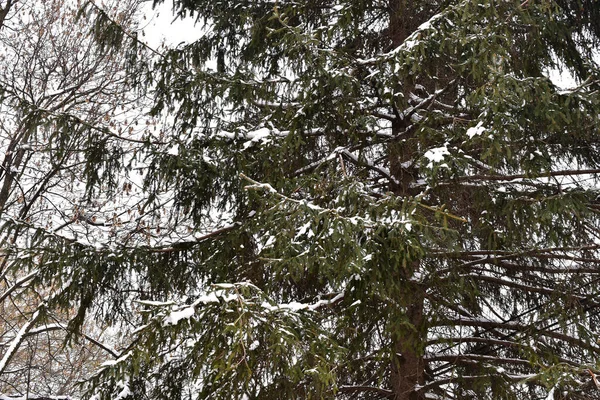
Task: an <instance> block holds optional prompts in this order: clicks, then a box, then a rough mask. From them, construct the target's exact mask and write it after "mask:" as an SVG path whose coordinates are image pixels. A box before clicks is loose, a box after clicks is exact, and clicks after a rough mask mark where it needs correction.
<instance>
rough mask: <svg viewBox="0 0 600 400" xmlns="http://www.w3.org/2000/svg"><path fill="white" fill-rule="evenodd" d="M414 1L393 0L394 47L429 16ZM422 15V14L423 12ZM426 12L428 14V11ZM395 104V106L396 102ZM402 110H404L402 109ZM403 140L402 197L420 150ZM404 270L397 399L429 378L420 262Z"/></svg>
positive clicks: (397, 164)
mask: <svg viewBox="0 0 600 400" xmlns="http://www.w3.org/2000/svg"><path fill="white" fill-rule="evenodd" d="M413 3H414V1H413V0H390V2H389V12H390V19H389V21H390V25H389V27H388V34H389V41H390V44H391V47H392V49H393V48H396V47H398V46H400V45H401V44H402V43H403V42H404V41H405V40H406V38H407V37H408V36H409V35H410V34H411V33H412V32H413V31H414V30H415V29H417V28H418V26H419V25H420V24H421V23H423V22H424V21H423V19H426V18H428V17H429V16H427V15H422V14H423V13H419V12H418V11H417V7H415V4H413ZM420 14H421V15H420ZM425 14H426V13H425ZM412 87H413V84H412V83H411V82H404V83H403V87H401V88H395V90H402V91H403V92H404V94H405V96H406V98H408V93H409V92H410V91H411V89H412ZM394 106H395V105H394ZM398 111H401V110H398ZM407 122H408V121H404V120H402V119H400V118H399V117H397V119H396V120H395V121H394V122H393V123H392V134H393V135H394V136H395V135H398V134H400V133H401V132H403V131H404V130H405V129H406V127H407ZM404 139H406V140H403V141H402V142H398V143H394V144H391V145H390V146H389V149H388V156H389V161H390V172H391V173H392V175H393V176H394V178H396V180H397V182H398V184H394V186H393V187H391V188H390V189H391V190H392V191H393V192H394V193H395V194H396V195H398V196H410V195H411V184H412V183H414V182H415V181H416V174H415V173H414V171H412V170H410V169H408V168H407V163H406V162H407V161H410V160H414V159H415V157H416V153H417V150H418V149H417V146H416V143H415V138H413V137H405V138H404ZM398 268H399V269H400V271H399V275H398V279H402V280H403V281H405V282H404V283H405V286H404V285H403V287H404V288H406V290H405V291H404V293H402V295H401V296H402V299H400V301H399V303H400V305H401V307H402V309H401V310H400V311H399V312H400V313H402V314H403V315H402V317H403V319H404V322H405V323H402V324H401V326H397V327H391V329H392V332H394V333H393V334H392V347H393V351H394V355H393V357H392V363H391V372H390V373H391V375H390V385H391V390H392V392H393V397H392V398H393V399H394V400H421V399H423V397H422V396H421V395H420V394H419V393H418V392H417V391H416V388H417V387H418V386H419V385H423V384H424V381H425V368H424V367H425V365H424V361H423V348H424V343H425V340H426V337H427V334H426V329H425V320H424V310H423V307H424V292H423V289H422V288H421V287H420V285H419V283H417V282H412V281H411V278H412V276H413V274H414V273H415V272H416V271H418V269H419V261H414V262H412V263H411V264H410V265H409V267H407V268H403V267H402V266H400V265H399V266H398Z"/></svg>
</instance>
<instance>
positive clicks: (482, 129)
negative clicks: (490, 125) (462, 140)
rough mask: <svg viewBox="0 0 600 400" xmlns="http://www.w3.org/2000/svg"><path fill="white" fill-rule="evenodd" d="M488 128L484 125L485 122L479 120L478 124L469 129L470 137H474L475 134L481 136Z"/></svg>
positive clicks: (468, 134)
mask: <svg viewBox="0 0 600 400" xmlns="http://www.w3.org/2000/svg"><path fill="white" fill-rule="evenodd" d="M486 130H487V128H486V127H484V126H483V122H481V121H479V123H478V124H477V125H476V126H472V127H470V128H469V129H467V136H468V137H469V139H473V138H474V137H475V136H480V135H481V134H482V133H483V132H485V131H486Z"/></svg>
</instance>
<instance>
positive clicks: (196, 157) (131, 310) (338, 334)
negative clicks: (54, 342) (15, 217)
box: [11, 0, 600, 400]
mask: <svg viewBox="0 0 600 400" xmlns="http://www.w3.org/2000/svg"><path fill="white" fill-rule="evenodd" d="M154 3H155V4H157V3H162V1H160V0H155V2H154ZM173 7H174V8H173V10H174V14H175V15H176V16H180V17H185V16H191V17H193V18H195V19H196V21H197V29H199V30H201V31H202V32H203V35H202V37H201V39H199V40H197V41H196V42H194V43H191V44H188V45H184V46H180V47H178V48H174V49H171V50H169V51H167V52H165V53H162V54H159V55H157V58H156V59H155V60H153V61H148V60H145V59H143V58H140V53H139V52H138V50H139V48H140V47H141V46H143V45H142V44H141V43H140V42H139V41H138V39H137V37H136V36H135V35H132V34H130V33H128V32H126V31H123V30H121V29H119V25H118V21H117V20H115V19H111V18H110V17H109V16H108V15H107V14H105V13H104V11H103V10H102V9H101V8H99V7H97V6H96V5H94V4H93V3H91V2H90V3H88V4H87V5H86V7H85V9H84V10H83V12H82V16H83V17H87V18H91V19H93V20H94V21H95V33H96V36H97V38H98V40H100V41H101V43H103V44H104V45H106V46H111V45H118V46H125V47H126V48H128V49H130V50H131V51H130V52H129V55H130V68H133V69H137V71H138V72H137V73H138V75H137V79H136V80H135V82H133V83H135V84H137V85H138V88H139V89H140V90H146V91H148V93H151V94H152V95H153V96H154V97H153V99H154V107H153V108H152V110H151V115H153V116H160V115H166V114H170V115H174V116H175V118H174V121H175V122H174V123H173V124H172V126H171V127H170V129H168V130H165V131H164V132H163V133H162V134H161V135H158V134H154V133H148V134H147V136H145V137H143V138H142V139H141V140H140V142H142V143H145V148H144V150H140V152H139V153H137V155H136V156H135V158H134V159H132V160H129V161H130V163H131V164H130V165H133V166H136V165H137V166H140V165H141V166H143V174H144V175H143V179H144V190H145V193H146V195H147V197H146V200H145V202H144V204H143V205H141V206H140V207H141V208H142V209H146V210H148V209H151V210H158V209H159V208H160V205H161V204H165V198H168V199H169V201H168V202H167V203H166V204H167V205H168V206H169V208H168V210H167V214H166V215H164V214H161V213H160V212H156V215H155V219H152V221H155V222H154V225H152V223H151V221H150V220H149V221H150V222H146V223H144V224H138V228H139V229H138V230H137V231H136V234H138V236H137V237H144V236H140V235H142V234H143V235H145V238H146V239H147V240H146V242H142V241H140V242H135V241H133V240H130V239H131V236H130V235H128V236H127V237H126V238H125V237H124V238H123V240H122V241H120V242H114V243H110V245H109V246H106V247H93V246H86V245H84V244H81V243H78V242H73V241H67V240H65V239H63V238H61V237H58V236H57V235H49V234H46V233H45V232H44V231H43V230H40V231H38V234H37V235H36V236H35V238H34V239H33V240H34V242H35V243H36V246H37V247H36V248H39V249H41V250H40V251H41V255H40V257H39V259H36V262H38V263H40V268H41V269H42V270H43V271H45V272H46V273H47V278H48V279H50V278H52V279H55V278H56V276H65V277H66V276H69V277H71V278H72V279H73V277H74V281H76V282H77V285H72V287H71V286H69V287H67V289H65V290H63V292H61V293H62V294H61V296H59V297H57V298H56V300H55V301H56V304H57V306H58V305H62V304H65V303H68V304H76V305H77V306H78V310H79V312H78V314H77V316H76V317H75V318H74V319H73V320H72V321H71V324H70V325H69V327H70V329H72V330H74V331H76V330H77V329H78V327H79V326H80V324H81V322H82V321H83V319H84V317H85V315H86V313H87V314H89V313H91V312H96V313H98V314H99V315H100V314H101V315H102V316H103V317H105V318H108V320H110V321H115V322H118V321H123V319H127V320H128V321H130V322H131V323H132V324H133V325H135V327H136V329H135V331H133V332H132V339H131V342H130V345H129V346H128V347H127V348H125V349H123V351H122V352H121V353H120V354H119V357H117V358H116V359H115V360H114V361H111V362H108V363H105V365H104V366H103V367H102V368H101V370H100V371H99V372H98V373H97V374H96V375H95V376H94V377H93V378H92V379H91V380H90V381H89V386H88V389H89V392H88V394H89V396H92V395H94V396H98V397H94V398H100V399H113V398H132V399H146V398H149V399H188V398H189V399H288V398H289V399H295V398H297V399H312V398H342V399H384V398H387V399H394V400H405V399H406V400H417V399H418V400H421V399H454V398H456V399H545V398H550V399H577V398H585V399H593V398H600V383H598V380H597V378H596V374H597V373H600V365H599V364H598V362H597V357H598V354H599V353H600V346H599V345H598V334H597V325H598V322H599V319H600V317H599V314H600V312H599V311H600V310H599V307H600V304H599V303H598V300H597V298H598V289H597V288H598V283H599V282H600V274H599V273H600V267H599V265H598V255H599V247H600V244H599V241H598V232H599V231H598V229H599V228H600V225H599V223H600V221H599V220H598V211H599V210H600V209H599V204H598V200H597V198H598V195H599V193H598V190H597V188H596V180H597V178H596V176H597V174H598V173H599V172H600V149H599V148H598V144H597V143H598V139H599V138H600V137H599V132H598V126H599V125H598V122H599V121H598V117H597V116H598V113H599V111H600V104H599V102H598V100H599V99H598V94H597V91H598V89H599V88H600V85H599V81H598V78H599V76H600V75H599V74H598V72H599V70H598V64H597V62H596V61H595V60H594V57H593V56H594V49H595V48H597V45H598V41H599V38H600V6H599V5H598V4H597V2H596V1H592V0H584V1H580V2H570V1H562V0H558V1H557V0H525V1H523V2H521V1H492V0H481V1H473V0H462V1H435V0H427V1H421V0H410V1H409V0H385V1H377V0H374V1H359V0H353V1H343V0H334V1H320V0H294V1H292V0H277V1H267V0H254V1H242V0H232V1H213V0H186V1H183V0H178V1H174V2H173ZM557 68H558V69H561V70H563V71H564V72H568V73H571V74H572V75H573V76H574V77H575V78H576V80H577V82H578V83H577V85H576V86H575V87H572V88H568V89H565V88H559V87H557V86H556V85H555V84H554V83H553V82H552V81H551V80H550V79H549V78H548V73H549V71H550V70H551V69H557ZM89 163H90V166H93V165H95V164H94V163H102V167H103V171H104V172H105V174H106V176H109V177H110V176H116V177H118V176H119V174H124V173H125V172H124V171H123V169H121V168H122V167H121V164H120V163H118V162H116V161H115V159H114V154H105V153H102V154H99V155H98V158H97V159H93V160H90V161H89ZM90 168H91V167H90ZM118 188H119V186H118V178H115V179H114V180H113V181H111V180H106V179H98V180H97V181H91V182H89V185H88V192H87V193H88V196H90V197H93V196H94V195H97V194H98V193H103V191H111V190H113V191H114V190H118ZM156 221H158V222H156ZM14 223H15V224H18V223H19V222H18V221H17V222H14ZM11 226H13V225H11ZM177 235H180V237H178V236H177ZM42 244H43V246H42ZM15 265H18V262H17V261H15ZM65 280H66V279H65ZM136 310H137V311H136Z"/></svg>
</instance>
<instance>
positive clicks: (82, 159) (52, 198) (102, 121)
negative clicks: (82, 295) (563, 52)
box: [0, 0, 149, 398]
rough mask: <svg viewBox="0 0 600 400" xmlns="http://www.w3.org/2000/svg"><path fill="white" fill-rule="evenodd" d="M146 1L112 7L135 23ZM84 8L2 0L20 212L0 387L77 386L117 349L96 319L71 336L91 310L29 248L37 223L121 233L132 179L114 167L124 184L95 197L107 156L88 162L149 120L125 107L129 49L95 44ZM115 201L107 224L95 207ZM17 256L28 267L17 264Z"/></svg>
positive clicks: (6, 259)
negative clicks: (80, 307) (76, 303)
mask: <svg viewBox="0 0 600 400" xmlns="http://www.w3.org/2000/svg"><path fill="white" fill-rule="evenodd" d="M139 5H140V1H139V0H126V1H118V0H113V1H109V2H108V4H107V7H106V10H107V12H108V13H109V14H110V16H111V17H112V18H114V19H115V20H118V21H119V22H120V23H122V24H123V25H124V26H126V27H128V29H130V30H131V31H132V32H134V31H135V29H136V25H135V20H136V18H135V16H136V13H137V12H138V10H139ZM78 12H79V8H78V4H76V3H75V2H67V1H62V0H61V1H59V0H7V1H4V2H0V27H1V29H0V89H1V93H2V97H3V101H2V104H1V105H0V112H1V115H2V117H0V220H1V222H2V224H3V226H6V224H9V225H10V224H11V223H12V222H15V221H17V222H18V224H17V225H18V227H15V228H14V229H6V230H3V237H2V241H3V243H9V244H10V246H7V247H5V248H2V249H0V251H1V252H2V254H1V257H0V395H1V394H2V393H5V394H7V395H8V394H10V395H17V396H22V395H28V396H29V395H35V396H42V397H43V396H44V395H58V396H61V395H63V396H66V395H73V394H75V393H76V389H75V385H76V383H77V381H78V380H79V379H80V378H81V377H82V376H85V374H86V373H87V372H89V371H91V369H93V368H95V367H96V366H97V365H99V363H100V362H101V361H102V360H103V359H105V358H106V357H107V355H115V354H116V353H115V352H114V350H113V349H112V348H111V347H110V346H109V345H104V344H102V343H101V342H102V340H103V332H104V330H103V329H102V328H101V326H100V325H99V324H97V323H88V322H86V323H83V324H82V326H83V329H79V330H78V333H77V334H76V335H75V336H73V335H74V333H73V331H71V332H70V334H69V335H67V334H66V332H67V327H68V325H69V321H71V320H72V319H73V318H78V317H79V318H83V316H80V315H77V314H76V313H74V312H73V311H72V310H73V307H72V304H70V303H69V299H65V298H63V297H61V296H62V295H63V294H64V290H63V289H64V288H63V286H62V285H64V284H65V282H64V280H65V279H68V277H66V276H62V277H61V278H59V279H55V278H56V277H50V278H49V277H48V276H45V274H44V272H43V270H44V268H42V267H41V266H43V265H44V260H43V259H42V258H41V257H39V256H38V255H37V253H36V251H37V250H36V249H35V248H33V247H32V246H31V238H32V235H35V234H36V232H39V231H40V230H43V231H44V232H45V233H46V234H51V235H60V236H61V237H64V238H66V239H67V240H71V241H73V242H82V243H86V244H89V243H91V242H93V241H94V240H97V239H107V238H109V237H110V236H111V235H114V234H115V232H116V229H117V226H118V223H117V222H118V219H119V218H118V217H117V210H116V208H115V207H112V206H110V204H113V203H115V199H119V198H121V199H123V198H127V197H128V196H127V195H128V194H129V192H130V191H131V187H132V183H131V182H130V181H129V180H128V179H127V178H126V177H118V178H117V177H113V178H111V179H113V181H116V180H117V179H123V185H124V188H125V189H128V190H123V191H121V192H120V193H116V194H115V193H113V195H112V197H111V195H110V194H106V193H105V194H104V195H103V197H97V196H94V193H93V191H92V186H93V182H95V181H97V180H98V179H99V178H100V177H101V176H102V174H103V170H102V164H101V162H99V163H97V164H96V167H91V168H90V167H88V165H89V164H88V163H87V161H89V160H90V159H93V160H102V158H103V155H104V154H105V153H106V152H116V153H120V154H122V155H123V157H125V155H126V154H128V153H129V152H134V151H135V149H136V146H139V145H140V142H141V141H140V140H137V139H134V137H136V135H137V136H139V134H140V132H141V131H143V130H145V129H147V126H144V128H141V127H139V122H138V121H136V120H132V119H129V120H128V117H127V116H128V115H131V113H132V110H133V109H134V108H136V107H140V105H141V103H142V100H143V99H141V98H140V97H139V96H138V95H136V94H135V93H133V92H132V91H131V90H130V89H129V88H130V85H129V84H128V80H129V79H130V76H129V74H128V72H127V69H126V57H125V56H126V55H125V53H124V51H121V50H120V49H119V48H116V47H106V48H102V47H101V46H99V45H98V44H97V42H96V41H95V40H94V39H93V37H92V36H93V32H92V31H91V29H90V27H89V26H88V21H87V20H86V19H85V18H83V17H82V16H81V15H79V14H78ZM148 124H149V123H148ZM128 139H131V140H128ZM86 182H87V183H90V182H92V185H86ZM113 183H114V182H113ZM119 196H120V197H119ZM107 204H108V205H109V206H108V207H109V208H110V209H111V213H110V215H111V217H114V219H113V221H112V222H111V223H107V222H100V221H99V220H97V219H96V218H97V217H96V216H95V215H94V213H95V212H100V210H101V209H102V210H106V207H107ZM122 212H124V211H119V213H122ZM104 220H106V218H104ZM90 227H92V228H97V227H100V228H102V229H95V230H94V229H92V230H91V229H90ZM17 254H19V256H18V257H21V258H22V257H28V258H29V262H28V263H27V265H28V266H27V267H23V264H19V266H18V267H17V266H16V265H17V264H15V262H14V261H15V257H16V255H17ZM24 254H25V255H24ZM59 299H60V300H59ZM67 338H68V339H70V341H69V345H68V346H65V343H66V342H65V339H67ZM29 398H32V397H29ZM40 398H41V397H40Z"/></svg>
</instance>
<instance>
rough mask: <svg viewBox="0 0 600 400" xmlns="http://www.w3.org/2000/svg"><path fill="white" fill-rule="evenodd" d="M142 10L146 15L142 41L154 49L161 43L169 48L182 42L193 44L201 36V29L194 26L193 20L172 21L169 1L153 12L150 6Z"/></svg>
mask: <svg viewBox="0 0 600 400" xmlns="http://www.w3.org/2000/svg"><path fill="white" fill-rule="evenodd" d="M142 9H143V11H144V12H145V14H146V24H147V25H146V26H145V27H144V29H143V31H144V40H145V41H146V43H147V44H149V45H150V46H151V47H152V48H154V49H158V47H159V46H160V45H161V43H163V41H164V43H165V44H166V45H167V46H170V47H171V46H177V45H178V44H180V43H182V42H185V43H190V42H193V41H195V40H196V39H198V38H199V37H200V35H201V28H200V27H199V26H194V19H193V18H186V19H185V20H180V19H177V20H175V21H174V17H173V12H172V10H171V2H169V1H167V2H165V3H163V4H161V5H159V6H157V7H156V9H154V10H152V5H151V4H147V5H145V6H144V7H143V8H142Z"/></svg>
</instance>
